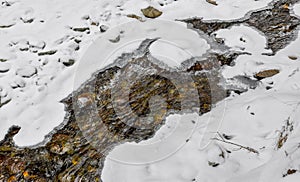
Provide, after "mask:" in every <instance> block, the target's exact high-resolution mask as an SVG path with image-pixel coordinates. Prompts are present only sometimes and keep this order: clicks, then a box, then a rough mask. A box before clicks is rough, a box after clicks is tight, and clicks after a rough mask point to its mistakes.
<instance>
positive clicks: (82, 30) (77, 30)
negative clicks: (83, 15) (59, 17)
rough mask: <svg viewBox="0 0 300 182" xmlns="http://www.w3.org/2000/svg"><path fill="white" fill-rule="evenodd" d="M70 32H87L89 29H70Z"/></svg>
mask: <svg viewBox="0 0 300 182" xmlns="http://www.w3.org/2000/svg"><path fill="white" fill-rule="evenodd" d="M72 30H73V31H75V32H89V31H90V28H89V27H78V28H72Z"/></svg>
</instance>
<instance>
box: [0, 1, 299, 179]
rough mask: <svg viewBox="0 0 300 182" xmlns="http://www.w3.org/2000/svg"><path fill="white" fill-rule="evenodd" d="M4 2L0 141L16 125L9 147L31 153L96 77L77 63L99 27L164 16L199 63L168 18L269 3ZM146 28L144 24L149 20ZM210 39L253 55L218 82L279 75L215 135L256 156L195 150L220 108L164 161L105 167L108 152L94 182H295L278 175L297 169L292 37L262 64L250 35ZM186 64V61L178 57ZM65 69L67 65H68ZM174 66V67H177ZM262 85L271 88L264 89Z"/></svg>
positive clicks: (242, 98) (239, 13)
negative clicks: (146, 13)
mask: <svg viewBox="0 0 300 182" xmlns="http://www.w3.org/2000/svg"><path fill="white" fill-rule="evenodd" d="M5 2H6V1H1V5H0V27H1V26H2V27H4V28H0V60H1V61H0V104H1V103H5V102H8V101H9V102H8V103H7V104H5V105H3V106H2V107H1V108H0V122H1V123H0V138H3V137H4V135H5V134H6V132H7V130H8V128H9V127H10V126H11V125H14V124H15V125H19V126H21V127H22V129H21V131H20V133H19V134H18V135H16V137H15V138H14V139H15V141H16V143H17V144H18V145H20V146H29V145H35V144H37V143H39V142H42V141H43V139H44V136H45V135H46V134H47V133H49V132H50V131H51V130H53V128H54V127H56V126H58V125H59V124H60V123H61V122H62V121H63V118H64V115H65V113H64V106H63V104H61V103H59V101H60V100H61V99H63V98H64V97H66V96H67V95H68V94H70V93H71V92H72V91H73V89H74V87H77V86H78V85H75V86H74V83H75V84H78V83H82V82H83V81H84V80H85V78H88V76H89V75H90V74H92V73H93V72H94V71H96V70H97V69H100V68H99V67H98V66H99V65H97V66H93V65H90V63H89V62H82V61H81V62H80V60H81V58H82V57H83V56H84V55H85V53H86V50H87V49H88V48H89V46H90V45H91V44H92V43H95V41H96V40H97V41H98V42H99V40H101V37H105V36H107V35H106V34H105V33H102V32H101V31H100V30H99V26H101V25H102V27H103V26H107V27H108V28H109V29H113V27H117V26H118V25H120V24H123V23H126V22H129V21H137V20H133V19H130V18H128V17H127V16H126V15H127V14H136V15H139V16H141V17H142V16H143V15H142V13H141V11H140V9H142V8H146V7H147V6H149V5H152V6H154V7H156V8H158V9H160V10H161V11H162V12H163V14H162V16H160V17H159V18H158V20H164V21H171V24H177V25H178V27H181V28H182V29H184V30H182V31H183V32H185V33H186V34H185V35H184V37H185V38H187V37H188V35H190V37H191V39H193V40H196V41H197V42H198V44H199V45H201V49H197V50H193V48H195V46H194V45H193V46H187V47H186V49H185V50H186V51H187V52H192V54H193V55H195V54H196V55H197V54H198V55H197V56H201V55H202V54H203V53H205V51H206V50H207V49H208V48H209V46H208V44H207V43H206V42H205V41H204V39H203V38H202V37H200V36H198V35H197V33H196V32H195V31H194V30H191V29H187V28H186V25H185V24H183V23H180V22H176V21H174V20H175V19H183V18H189V17H196V16H197V17H203V19H206V20H215V19H220V20H230V19H238V18H241V17H243V16H244V15H245V14H246V13H247V12H249V11H251V10H256V9H260V8H263V7H265V6H267V4H268V3H269V2H271V1H270V0H259V1H255V0H251V1H250V0H218V1H217V3H218V6H214V5H212V4H209V3H207V2H206V1H205V0H191V1H187V0H186V1H184V0H174V1H173V0H153V1H149V0H139V1H137V0H118V1H107V0H94V1H90V2H88V1H83V0H77V1H71V0H65V1H58V0H51V1H48V0H27V1H20V0H12V1H7V3H5ZM8 5H9V6H8ZM290 8H292V7H290ZM294 13H295V14H297V15H300V6H299V4H298V5H296V6H295V7H294ZM144 19H145V20H146V22H145V24H146V23H147V22H149V21H151V20H148V19H146V18H144ZM160 27H161V26H160ZM76 28H77V31H76ZM78 28H89V30H78ZM170 29H171V28H170V27H169V26H166V27H165V29H164V28H163V29H161V30H165V32H161V33H160V34H159V35H160V36H162V35H163V34H165V35H166V36H169V37H170V38H171V39H173V37H172V36H175V35H172V33H173V34H176V31H174V32H171V30H170ZM74 30H75V31H74ZM136 35H139V36H142V34H135V33H134V30H132V31H131V32H130V31H128V30H125V33H124V35H122V36H123V37H121V40H120V42H119V43H120V44H123V43H126V42H127V41H129V40H136V39H138V38H140V37H135V36H136ZM99 37H100V38H99ZM217 37H219V38H224V39H225V44H226V45H228V46H229V47H231V49H232V50H244V51H247V52H250V53H252V55H243V56H239V57H238V58H237V60H236V61H235V63H236V64H235V66H233V67H225V68H224V69H223V70H222V74H223V75H224V77H226V78H232V77H234V76H236V75H248V76H252V75H254V74H255V73H257V72H259V71H262V70H266V69H274V68H275V69H279V70H280V73H279V74H278V75H275V76H274V77H271V78H267V79H264V80H262V83H261V84H260V86H259V87H258V88H256V89H255V90H250V91H248V92H247V93H245V94H242V95H232V96H231V97H229V98H228V99H227V100H226V108H225V114H224V117H223V118H222V125H221V127H220V129H219V130H218V132H219V133H224V134H226V135H230V136H231V135H232V136H233V138H232V139H231V140H230V141H232V142H234V143H237V144H240V145H243V146H247V147H251V148H253V149H256V150H257V151H258V152H259V154H256V153H252V152H250V151H248V150H246V149H240V147H236V146H234V145H230V144H225V143H224V142H220V141H215V140H213V141H211V143H210V145H209V146H208V147H206V148H203V147H202V145H203V143H201V141H203V140H202V137H203V134H204V133H205V132H217V131H209V130H207V131H205V126H203V125H201V123H202V121H205V120H207V118H208V117H211V116H214V115H218V114H219V113H218V112H220V108H218V106H217V107H216V108H214V109H213V110H212V112H211V113H207V114H206V115H204V116H201V117H200V118H198V125H197V128H196V130H195V132H194V134H193V135H192V137H191V138H190V139H189V141H188V142H187V143H186V144H185V145H184V146H183V147H182V148H180V150H178V151H177V152H176V153H174V154H173V155H171V156H169V157H168V158H166V159H164V160H161V161H159V162H155V163H150V164H145V165H130V164H124V163H120V162H116V161H115V160H110V158H115V157H114V156H113V155H114V152H112V153H111V156H108V159H107V160H106V162H105V167H104V171H103V175H102V178H103V180H104V181H105V182H115V181H120V182H127V181H130V182H135V181H137V182H140V181H143V182H154V181H155V182H157V181H159V182H169V181H172V182H184V181H198V182H199V181H201V182H204V181H214V182H215V181H298V180H299V178H300V173H295V174H293V175H287V176H286V177H284V178H283V177H282V176H283V175H284V174H285V173H287V171H288V170H289V169H296V170H300V161H299V155H300V150H299V149H298V145H299V144H298V140H299V139H300V133H299V131H300V130H298V129H299V121H298V120H297V119H299V118H300V108H299V107H298V105H299V103H300V99H299V98H300V82H299V81H300V73H299V69H300V61H299V57H300V53H299V50H298V48H299V45H300V38H297V39H296V40H295V41H293V42H292V43H291V44H290V45H288V46H287V47H286V48H285V49H284V50H281V51H279V52H278V53H277V54H276V55H275V56H264V55H262V53H266V52H267V50H266V49H264V47H265V43H266V40H265V37H264V36H263V35H261V34H260V33H259V32H257V31H256V30H255V29H252V28H250V27H246V26H243V25H241V26H234V27H232V28H230V29H227V30H220V31H218V32H217ZM241 38H242V39H241ZM241 40H243V41H241ZM97 41H96V42H97ZM122 41H123V42H122ZM112 45H114V44H112ZM160 45H161V47H159V46H158V47H156V48H155V46H154V48H153V50H152V51H153V52H157V54H159V50H164V47H163V45H164V44H163V43H161V44H160ZM133 48H135V47H133ZM115 49H116V47H113V46H112V47H107V49H106V51H107V53H105V54H109V53H110V52H113V51H114V50H115ZM181 55H183V53H182V54H181ZM170 56H172V54H171V55H170ZM176 57H179V56H177V55H176ZM289 57H295V58H298V59H296V60H294V59H290V58H289ZM186 58H188V55H184V56H183V57H182V59H186ZM73 60H75V63H74V64H73V65H72V61H73ZM176 64H178V63H175V66H176ZM100 65H101V64H100ZM83 67H84V68H85V69H84V70H85V71H86V72H85V75H84V76H83V77H82V78H80V79H78V78H76V74H77V75H82V74H81V73H80V74H78V70H83V69H82V68H83ZM74 79H75V81H74ZM267 86H271V87H272V89H270V90H268V89H266V87H267ZM220 107H223V106H220ZM287 120H289V121H290V122H291V123H292V125H293V131H291V132H290V134H289V136H288V140H287V141H286V143H285V144H284V145H283V146H282V147H281V148H280V149H277V142H278V140H279V135H280V133H281V132H282V130H283V127H284V126H285V125H286V121H287ZM162 129H163V128H162ZM161 132H163V130H162V131H161ZM159 134H160V132H158V135H159ZM154 139H155V138H154ZM154 139H153V140H154ZM150 142H151V140H150ZM125 145H127V144H125ZM141 145H142V144H141ZM117 150H118V148H117V149H116V151H117ZM123 150H126V147H125V149H123ZM228 151H230V152H228ZM125 152H126V151H125ZM209 164H210V165H209ZM213 164H215V165H217V164H218V165H217V166H215V165H213ZM213 166H214V167H213Z"/></svg>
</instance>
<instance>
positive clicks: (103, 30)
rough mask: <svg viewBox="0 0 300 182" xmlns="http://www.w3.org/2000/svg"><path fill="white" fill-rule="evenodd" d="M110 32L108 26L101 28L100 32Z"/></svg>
mask: <svg viewBox="0 0 300 182" xmlns="http://www.w3.org/2000/svg"><path fill="white" fill-rule="evenodd" d="M107 30H108V26H106V25H101V26H100V32H102V33H103V32H106V31H107Z"/></svg>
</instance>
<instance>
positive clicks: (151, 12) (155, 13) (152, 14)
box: [141, 6, 162, 18]
mask: <svg viewBox="0 0 300 182" xmlns="http://www.w3.org/2000/svg"><path fill="white" fill-rule="evenodd" d="M141 11H142V13H143V14H144V16H145V17H147V18H157V17H159V16H160V15H162V12H161V11H159V10H158V9H155V8H153V7H152V6H149V7H147V8H145V9H141Z"/></svg>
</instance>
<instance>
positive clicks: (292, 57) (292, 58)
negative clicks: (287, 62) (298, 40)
mask: <svg viewBox="0 0 300 182" xmlns="http://www.w3.org/2000/svg"><path fill="white" fill-rule="evenodd" d="M288 57H289V59H291V60H297V59H298V58H297V57H296V56H288Z"/></svg>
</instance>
